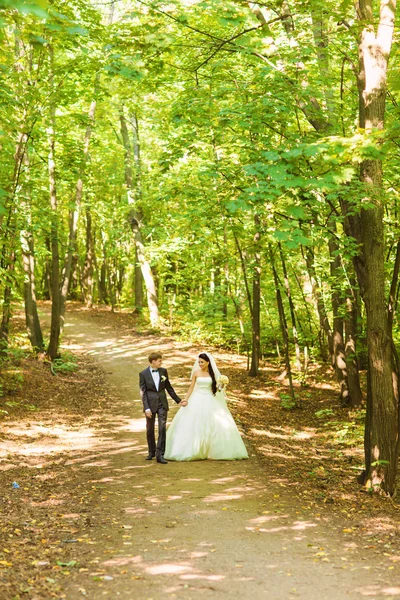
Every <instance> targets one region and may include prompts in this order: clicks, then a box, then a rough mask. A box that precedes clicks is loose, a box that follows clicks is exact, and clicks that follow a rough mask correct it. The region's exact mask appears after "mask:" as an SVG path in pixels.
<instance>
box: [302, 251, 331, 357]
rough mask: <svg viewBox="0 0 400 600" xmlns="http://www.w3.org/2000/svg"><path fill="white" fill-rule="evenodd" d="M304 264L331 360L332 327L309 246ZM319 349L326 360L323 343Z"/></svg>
mask: <svg viewBox="0 0 400 600" xmlns="http://www.w3.org/2000/svg"><path fill="white" fill-rule="evenodd" d="M306 265H307V271H308V275H309V277H310V283H311V289H312V295H313V298H314V301H315V305H316V309H317V314H318V318H319V324H320V329H321V331H323V332H324V333H325V335H326V339H327V342H328V351H329V357H330V359H331V360H332V356H333V335H332V329H331V326H330V324H329V319H328V315H327V312H326V308H325V303H324V299H323V297H322V293H321V289H320V286H319V284H318V279H317V275H316V272H315V266H314V255H313V253H312V251H311V250H310V248H307V254H306ZM320 349H321V356H322V359H323V360H325V361H326V360H328V355H327V353H326V348H325V346H324V345H323V344H320Z"/></svg>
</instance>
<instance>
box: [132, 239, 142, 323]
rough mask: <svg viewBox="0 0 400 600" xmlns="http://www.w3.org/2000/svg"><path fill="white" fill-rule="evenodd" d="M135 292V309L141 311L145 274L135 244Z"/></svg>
mask: <svg viewBox="0 0 400 600" xmlns="http://www.w3.org/2000/svg"><path fill="white" fill-rule="evenodd" d="M134 292H135V310H136V312H138V313H140V312H142V310H143V275H142V269H141V266H140V263H139V257H138V251H137V248H136V244H135V269H134Z"/></svg>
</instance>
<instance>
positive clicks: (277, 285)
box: [269, 246, 297, 406]
mask: <svg viewBox="0 0 400 600" xmlns="http://www.w3.org/2000/svg"><path fill="white" fill-rule="evenodd" d="M269 259H270V265H271V268H272V274H273V277H274V283H275V293H276V303H277V306H278V314H279V323H280V326H281V333H282V340H283V350H284V353H285V365H286V375H287V378H288V380H289V390H290V396H291V398H292V402H293V405H294V406H297V401H296V395H295V393H294V387H293V378H292V367H291V365H290V354H289V334H288V327H287V320H286V315H285V308H284V306H283V302H282V295H281V289H280V283H279V277H278V273H277V271H276V268H275V261H274V255H273V252H272V248H271V246H269Z"/></svg>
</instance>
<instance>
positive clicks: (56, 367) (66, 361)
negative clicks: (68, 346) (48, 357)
mask: <svg viewBox="0 0 400 600" xmlns="http://www.w3.org/2000/svg"><path fill="white" fill-rule="evenodd" d="M52 369H53V371H54V373H73V372H74V371H77V370H78V361H77V358H76V356H74V355H73V354H72V353H71V352H67V351H64V352H63V353H62V354H61V356H60V357H59V358H55V359H54V360H53V362H52Z"/></svg>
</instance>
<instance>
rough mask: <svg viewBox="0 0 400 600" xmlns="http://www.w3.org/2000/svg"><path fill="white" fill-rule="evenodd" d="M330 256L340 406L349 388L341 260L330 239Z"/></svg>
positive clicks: (333, 224)
mask: <svg viewBox="0 0 400 600" xmlns="http://www.w3.org/2000/svg"><path fill="white" fill-rule="evenodd" d="M329 225H330V229H331V230H333V231H336V222H335V221H334V220H333V219H331V221H330V223H329ZM328 247H329V255H330V272H331V280H332V283H331V290H332V291H331V296H332V313H333V354H332V366H333V368H334V369H335V374H336V379H337V381H338V383H339V386H340V396H339V398H340V401H341V402H342V404H348V403H349V387H348V382H347V365H346V354H345V345H344V337H343V336H344V318H343V312H344V310H343V298H342V293H341V290H340V285H339V282H340V279H341V275H343V269H342V265H341V258H340V255H339V246H338V244H337V242H336V240H335V239H334V238H333V236H332V237H330V238H329V242H328Z"/></svg>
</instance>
